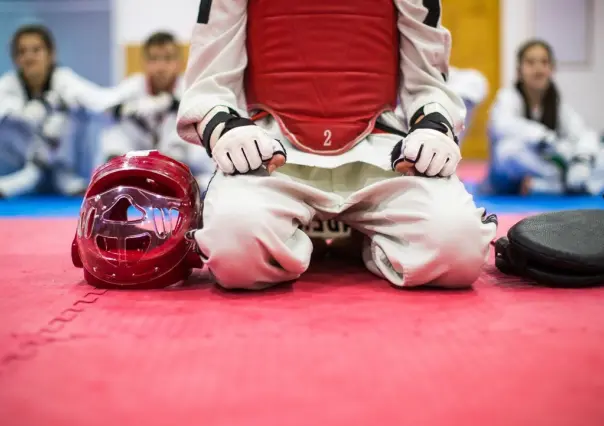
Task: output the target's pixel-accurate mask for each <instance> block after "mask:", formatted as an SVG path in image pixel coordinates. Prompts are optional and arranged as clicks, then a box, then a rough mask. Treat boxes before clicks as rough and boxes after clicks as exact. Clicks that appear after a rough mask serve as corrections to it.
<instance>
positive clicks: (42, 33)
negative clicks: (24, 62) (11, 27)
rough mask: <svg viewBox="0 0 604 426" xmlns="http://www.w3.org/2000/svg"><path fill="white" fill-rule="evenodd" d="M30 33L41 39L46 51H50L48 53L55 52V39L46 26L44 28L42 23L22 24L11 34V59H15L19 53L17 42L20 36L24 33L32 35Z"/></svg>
mask: <svg viewBox="0 0 604 426" xmlns="http://www.w3.org/2000/svg"><path fill="white" fill-rule="evenodd" d="M32 34H33V35H37V36H38V37H40V38H41V39H42V42H43V43H44V46H46V49H48V52H50V53H54V52H55V41H54V38H53V36H52V33H51V32H50V30H49V29H48V28H46V27H45V26H43V25H37V24H33V25H24V26H22V27H20V28H19V29H17V31H15V33H14V34H13V39H12V41H11V47H10V51H11V56H12V58H13V60H14V59H16V58H17V56H18V55H19V42H20V41H21V37H23V36H25V35H32Z"/></svg>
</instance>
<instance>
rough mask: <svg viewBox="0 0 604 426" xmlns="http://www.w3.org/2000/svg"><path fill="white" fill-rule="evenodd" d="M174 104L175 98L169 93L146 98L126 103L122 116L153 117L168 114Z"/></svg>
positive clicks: (123, 106)
mask: <svg viewBox="0 0 604 426" xmlns="http://www.w3.org/2000/svg"><path fill="white" fill-rule="evenodd" d="M173 104H174V98H173V96H172V95H170V94H169V93H161V94H159V95H155V96H145V97H142V98H139V99H135V100H132V101H129V102H126V103H125V104H124V105H122V109H121V115H122V116H137V117H143V118H148V117H153V116H156V115H159V114H163V113H166V112H168V111H169V110H170V109H171V108H172V105H173Z"/></svg>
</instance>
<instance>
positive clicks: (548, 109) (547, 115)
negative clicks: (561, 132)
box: [516, 39, 560, 131]
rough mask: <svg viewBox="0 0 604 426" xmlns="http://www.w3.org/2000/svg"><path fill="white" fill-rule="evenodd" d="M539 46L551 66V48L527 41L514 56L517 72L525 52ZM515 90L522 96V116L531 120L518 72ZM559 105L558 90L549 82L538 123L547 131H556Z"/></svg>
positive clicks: (526, 98) (552, 55)
mask: <svg viewBox="0 0 604 426" xmlns="http://www.w3.org/2000/svg"><path fill="white" fill-rule="evenodd" d="M535 46H540V47H542V48H544V49H545V50H546V51H547V56H548V57H549V60H550V62H551V63H552V64H554V63H555V58H554V51H553V49H552V47H551V46H550V45H549V44H548V43H547V42H545V41H543V40H537V39H534V40H529V41H527V42H525V43H524V44H523V45H522V46H520V48H519V49H518V53H517V55H516V63H517V66H518V70H520V66H521V65H522V61H523V60H524V56H525V55H526V52H527V51H528V50H529V49H531V48H533V47H535ZM516 89H517V90H518V91H519V92H520V94H521V95H522V99H523V100H524V116H525V117H526V118H528V119H530V120H532V119H533V118H532V115H531V107H530V105H529V102H528V97H527V95H526V90H525V89H524V83H523V82H522V81H521V80H520V72H518V80H517V81H516ZM559 103H560V94H559V92H558V88H557V87H556V85H555V84H554V82H553V81H551V82H550V84H549V87H548V88H547V90H546V91H545V94H544V95H543V100H542V107H543V111H542V115H541V120H540V122H541V123H542V124H543V125H545V126H547V127H548V128H549V129H551V130H553V131H557V129H558V106H559Z"/></svg>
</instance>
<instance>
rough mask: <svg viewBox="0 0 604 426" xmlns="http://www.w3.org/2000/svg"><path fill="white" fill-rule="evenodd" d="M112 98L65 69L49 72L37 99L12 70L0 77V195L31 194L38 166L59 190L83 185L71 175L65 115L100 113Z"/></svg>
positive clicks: (37, 178) (71, 156)
mask: <svg viewBox="0 0 604 426" xmlns="http://www.w3.org/2000/svg"><path fill="white" fill-rule="evenodd" d="M113 102H114V98H113V92H111V91H110V90H108V89H104V88H101V87H99V86H97V85H96V84H94V83H91V82H89V81H88V80H86V79H84V78H83V77H81V76H79V75H78V74H76V73H75V72H74V71H73V70H71V69H70V68H67V67H56V68H54V69H53V70H52V72H51V74H50V76H49V80H48V82H47V84H46V87H45V89H44V94H43V97H42V99H33V98H32V97H31V95H30V94H29V93H28V91H27V88H26V86H25V84H24V83H23V81H22V80H21V78H20V76H19V74H18V73H17V72H14V71H10V72H7V73H5V74H4V75H2V76H1V77H0V150H1V151H2V152H3V159H2V161H0V163H2V167H0V169H2V170H0V173H2V176H0V195H2V196H15V195H20V194H25V193H28V192H31V191H32V190H34V189H35V187H36V186H37V185H38V183H39V182H40V180H41V179H42V176H43V171H44V169H50V170H52V171H53V178H54V180H55V186H56V187H57V189H58V190H59V191H60V192H62V193H64V194H75V193H79V192H81V191H82V190H83V189H85V188H86V184H87V182H86V180H85V179H83V178H81V177H77V176H75V175H74V174H73V173H72V171H71V169H72V168H73V162H74V161H75V158H74V155H75V154H74V147H73V146H71V143H72V142H73V140H72V139H73V138H69V137H68V136H69V132H70V130H71V128H70V125H71V120H70V117H71V114H72V113H73V112H74V111H75V110H77V109H79V108H85V109H87V110H90V111H96V112H101V111H103V110H105V109H106V108H108V107H109V106H110V105H112V103H113Z"/></svg>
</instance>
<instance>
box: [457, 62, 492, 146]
mask: <svg viewBox="0 0 604 426" xmlns="http://www.w3.org/2000/svg"><path fill="white" fill-rule="evenodd" d="M447 84H448V86H449V88H450V89H451V90H452V91H453V92H455V94H456V95H457V96H459V97H460V98H461V99H462V100H463V102H464V104H465V106H466V118H465V126H464V127H465V128H464V130H465V129H468V128H470V126H471V124H472V119H473V118H474V111H475V110H476V108H477V107H478V106H479V105H481V104H482V103H483V102H484V100H485V99H486V98H487V96H488V94H489V81H488V80H487V78H486V77H485V76H484V75H483V74H482V73H481V72H480V71H478V70H475V69H470V68H455V67H450V68H449V79H448V80H447ZM464 135H465V132H461V133H460V134H459V141H460V144H461V142H462V141H463V138H464Z"/></svg>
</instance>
